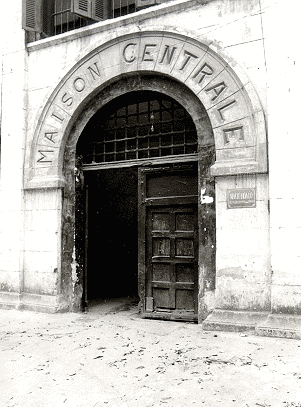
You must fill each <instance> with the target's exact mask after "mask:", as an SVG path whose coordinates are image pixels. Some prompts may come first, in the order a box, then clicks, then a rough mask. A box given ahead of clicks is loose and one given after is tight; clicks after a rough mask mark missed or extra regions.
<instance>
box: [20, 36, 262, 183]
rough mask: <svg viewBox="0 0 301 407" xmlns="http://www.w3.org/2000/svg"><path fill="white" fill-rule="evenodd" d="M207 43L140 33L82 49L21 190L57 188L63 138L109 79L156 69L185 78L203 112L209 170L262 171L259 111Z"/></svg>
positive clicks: (234, 69) (54, 99) (43, 121)
mask: <svg viewBox="0 0 301 407" xmlns="http://www.w3.org/2000/svg"><path fill="white" fill-rule="evenodd" d="M220 54H221V52H219V54H217V53H216V52H215V51H214V50H213V49H212V48H211V46H210V45H209V46H208V45H205V44H203V43H201V42H199V41H196V40H194V39H191V38H187V37H184V36H181V35H178V34H174V33H167V32H140V33H135V34H130V35H127V36H124V37H121V38H118V39H115V40H113V41H111V42H109V43H107V44H104V45H103V46H100V47H99V48H97V49H95V50H94V51H93V52H92V53H90V54H89V55H87V56H86V57H85V58H84V59H83V60H82V61H80V62H79V63H78V64H77V65H76V66H75V67H74V68H73V69H72V70H71V71H70V72H69V73H68V74H67V75H66V76H65V78H63V80H62V81H61V82H60V84H59V85H58V86H57V88H56V89H55V91H54V92H53V93H52V95H51V97H50V98H49V101H48V103H47V105H46V106H45V108H44V110H43V113H42V115H41V118H40V121H39V124H38V126H37V129H36V131H35V135H34V140H33V142H32V144H31V147H30V151H28V154H27V156H26V162H25V189H31V188H39V187H41V188H49V187H61V186H63V185H64V182H65V180H64V177H63V174H62V168H63V155H64V147H65V143H66V138H67V137H68V133H69V132H70V129H71V127H72V125H73V124H74V122H75V121H76V119H77V117H78V115H79V114H80V112H81V111H82V110H83V107H84V106H85V105H87V103H88V102H89V101H90V100H92V99H93V97H94V95H95V93H96V92H98V91H99V90H100V89H101V88H102V87H104V86H106V85H107V84H109V83H110V82H111V81H112V80H115V79H114V78H117V77H118V76H121V75H125V74H128V73H131V72H156V73H158V74H163V75H166V76H169V77H171V78H173V79H176V80H178V81H179V82H182V83H184V84H185V85H186V86H187V87H188V88H189V89H190V90H191V91H192V92H193V93H194V94H195V95H196V96H197V97H198V98H199V99H200V101H201V103H202V104H203V105H204V106H205V108H206V110H207V113H208V115H209V117H210V120H211V123H212V127H213V131H214V138H215V145H216V163H215V165H214V166H213V167H212V174H213V175H226V174H236V173H241V174H244V173H260V172H261V173H262V172H266V169H267V154H266V133H265V123H264V115H263V110H262V107H261V105H260V102H259V100H258V98H257V95H256V93H255V91H254V89H253V86H252V84H251V83H250V81H249V79H248V78H247V77H246V76H245V75H244V73H243V71H242V70H241V69H240V68H239V67H238V66H237V65H236V64H235V62H234V61H232V60H230V59H229V58H227V57H226V56H225V55H223V57H221V56H220Z"/></svg>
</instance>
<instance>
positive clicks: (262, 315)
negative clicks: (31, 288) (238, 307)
mask: <svg viewBox="0 0 301 407" xmlns="http://www.w3.org/2000/svg"><path fill="white" fill-rule="evenodd" d="M268 315H269V313H268V312H248V311H228V310H220V309H217V310H215V311H214V312H213V313H212V314H211V315H209V317H207V318H206V319H205V321H204V322H203V329H205V330H208V331H237V332H242V331H248V330H255V327H256V326H257V325H258V324H260V323H263V322H264V321H265V320H266V319H267V318H268Z"/></svg>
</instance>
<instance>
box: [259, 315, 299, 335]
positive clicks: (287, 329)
mask: <svg viewBox="0 0 301 407" xmlns="http://www.w3.org/2000/svg"><path fill="white" fill-rule="evenodd" d="M255 331H256V333H257V334H258V335H260V336H273V337H278V338H291V339H301V315H289V314H288V315H283V314H282V315H279V314H278V315H277V314H270V315H269V316H268V318H267V319H266V320H265V321H264V322H262V323H260V324H259V325H257V326H256V328H255Z"/></svg>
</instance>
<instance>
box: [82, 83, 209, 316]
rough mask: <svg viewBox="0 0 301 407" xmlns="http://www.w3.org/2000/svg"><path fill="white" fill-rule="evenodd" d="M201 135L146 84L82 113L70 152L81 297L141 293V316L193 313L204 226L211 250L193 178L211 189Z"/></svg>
mask: <svg viewBox="0 0 301 407" xmlns="http://www.w3.org/2000/svg"><path fill="white" fill-rule="evenodd" d="M200 117H202V116H200ZM200 117H199V118H198V119H199V120H200ZM194 119H196V118H194ZM204 120H205V121H206V120H207V121H208V118H207V117H206V115H203V121H204ZM205 127H206V126H203V128H205ZM204 135H205V134H204ZM204 135H203V136H204ZM200 136H201V135H200V134H199V132H198V131H197V128H196V125H195V122H194V120H193V118H192V117H191V116H190V114H189V113H188V112H187V110H186V109H185V108H184V107H183V106H182V105H181V103H179V102H178V101H177V100H175V99H174V98H172V97H171V96H168V95H166V94H163V93H161V92H158V91H152V90H149V89H144V90H135V91H131V92H127V93H125V94H123V95H121V96H118V97H116V98H113V99H112V100H111V101H110V102H108V103H107V104H105V105H104V106H103V107H102V108H101V109H99V110H98V111H97V112H96V113H95V114H94V116H93V117H92V118H91V119H90V120H89V122H88V123H87V125H86V126H85V128H84V130H83V132H82V134H81V136H80V138H79V140H78V143H77V149H76V154H77V157H78V158H79V159H80V160H81V162H82V166H83V172H84V180H85V181H84V184H85V193H83V194H82V195H81V196H82V197H83V196H84V198H85V201H86V204H85V219H86V221H85V229H86V230H85V235H86V246H85V278H84V280H85V281H84V285H85V303H89V302H91V301H93V300H97V299H105V298H116V297H119V296H121V297H124V296H138V295H139V298H140V300H141V301H140V304H141V310H142V313H143V315H144V316H146V317H155V318H164V319H184V320H197V318H198V292H199V276H198V270H199V253H200V252H202V250H201V249H200V250H199V245H200V247H204V246H206V245H207V244H208V243H209V241H207V240H208V237H209V230H210V234H211V236H210V242H211V246H212V247H211V250H210V251H211V252H212V248H213V247H214V248H215V242H214V228H215V216H213V218H212V214H210V216H211V218H210V219H211V223H212V224H211V225H210V227H209V228H208V227H207V228H206V227H205V228H204V227H203V228H202V227H201V228H200V226H201V225H202V223H204V224H205V223H206V218H208V216H207V217H206V216H201V217H200V214H199V213H200V209H199V206H198V201H199V185H201V184H202V185H201V186H204V185H205V184H206V180H205V179H207V190H208V191H209V189H210V188H211V194H213V193H214V187H213V188H212V185H213V184H212V183H211V185H210V186H209V183H210V181H209V178H208V171H209V166H210V165H211V164H212V163H213V159H214V154H212V149H211V154H209V155H208V151H206V152H205V151H203V154H204V155H206V156H207V157H206V159H205V160H203V161H202V160H201V161H199V157H200V155H202V151H200V146H199V141H198V140H199V139H200ZM205 150H206V148H205ZM208 157H210V160H209V161H208ZM200 179H202V182H198V180H200ZM210 202H213V199H212V201H210ZM213 206H214V205H213ZM207 209H208V208H207ZM207 213H208V211H207ZM202 218H203V221H202ZM208 219H209V218H208ZM207 230H208V232H207V233H206V231H207ZM204 231H205V233H204ZM205 235H206V236H205ZM207 235H208V236H207ZM200 238H201V239H200Z"/></svg>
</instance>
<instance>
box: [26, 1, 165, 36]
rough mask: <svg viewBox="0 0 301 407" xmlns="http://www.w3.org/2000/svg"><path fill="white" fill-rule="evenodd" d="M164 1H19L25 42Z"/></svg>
mask: <svg viewBox="0 0 301 407" xmlns="http://www.w3.org/2000/svg"><path fill="white" fill-rule="evenodd" d="M165 1H167V0H23V18H22V26H23V28H24V29H25V30H26V31H27V32H28V33H29V35H28V41H29V42H30V41H35V40H38V39H41V38H46V37H50V36H53V35H57V34H61V33H64V32H67V31H71V30H74V29H76V28H81V27H85V26H87V25H90V24H93V23H95V22H98V21H103V20H107V19H109V18H116V17H120V16H124V15H127V14H130V13H134V12H135V11H137V10H141V9H143V8H146V7H149V6H152V5H155V4H160V3H163V2H165Z"/></svg>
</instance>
